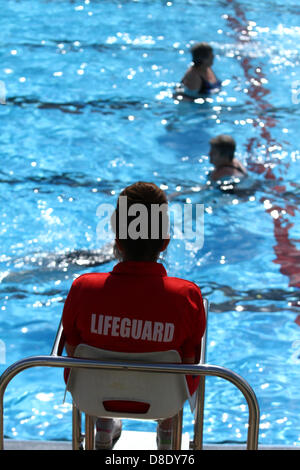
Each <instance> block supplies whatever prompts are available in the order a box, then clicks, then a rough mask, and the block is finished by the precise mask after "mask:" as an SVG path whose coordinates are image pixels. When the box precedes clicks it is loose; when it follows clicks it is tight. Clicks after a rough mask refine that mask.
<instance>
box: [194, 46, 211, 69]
mask: <svg viewBox="0 0 300 470" xmlns="http://www.w3.org/2000/svg"><path fill="white" fill-rule="evenodd" d="M191 54H192V58H193V62H194V64H195V65H203V64H205V65H207V66H211V65H212V63H213V59H214V52H213V48H212V47H211V46H210V45H209V44H207V43H206V42H198V43H197V44H195V45H194V46H192V47H191Z"/></svg>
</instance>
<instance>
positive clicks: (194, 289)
mask: <svg viewBox="0 0 300 470" xmlns="http://www.w3.org/2000/svg"><path fill="white" fill-rule="evenodd" d="M164 279H165V286H166V287H167V288H169V289H171V290H174V291H175V292H177V293H178V294H186V293H187V292H190V293H195V294H196V295H199V294H200V295H201V291H200V288H199V286H198V285H197V284H196V283H195V282H193V281H189V280H187V279H181V278H179V277H171V276H167V277H165V278H164Z"/></svg>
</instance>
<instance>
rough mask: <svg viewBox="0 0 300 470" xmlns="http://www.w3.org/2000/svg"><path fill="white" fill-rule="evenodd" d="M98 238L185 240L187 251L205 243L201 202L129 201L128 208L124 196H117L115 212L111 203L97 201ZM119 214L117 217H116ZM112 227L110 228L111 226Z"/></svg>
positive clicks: (202, 205) (106, 239)
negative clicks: (117, 207) (116, 210)
mask: <svg viewBox="0 0 300 470" xmlns="http://www.w3.org/2000/svg"><path fill="white" fill-rule="evenodd" d="M96 215H97V217H99V219H100V221H99V222H98V224H97V229H96V232H97V239H98V240H103V241H111V240H113V239H114V238H115V227H116V226H118V238H119V239H120V240H122V239H123V240H124V239H127V238H130V239H132V240H137V239H144V240H146V239H151V240H158V239H166V238H168V237H169V236H170V234H171V235H172V238H174V239H177V240H184V242H185V247H186V249H188V250H195V249H201V248H202V247H203V244H204V204H175V203H174V204H169V205H168V204H151V206H150V207H149V206H148V207H147V206H146V205H144V204H132V205H130V206H129V207H128V205H127V197H126V196H120V197H119V209H118V215H117V214H116V212H115V206H114V205H112V204H100V206H99V207H98V208H97V212H96ZM117 217H118V219H117ZM112 226H113V227H112Z"/></svg>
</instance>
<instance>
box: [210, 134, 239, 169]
mask: <svg viewBox="0 0 300 470" xmlns="http://www.w3.org/2000/svg"><path fill="white" fill-rule="evenodd" d="M235 149H236V143H235V140H234V139H233V138H232V137H231V136H230V135H225V134H222V135H218V136H217V137H214V138H213V139H211V140H210V152H209V157H210V162H211V163H213V164H214V165H218V164H220V163H222V162H224V161H229V162H230V161H232V160H233V158H234V153H235Z"/></svg>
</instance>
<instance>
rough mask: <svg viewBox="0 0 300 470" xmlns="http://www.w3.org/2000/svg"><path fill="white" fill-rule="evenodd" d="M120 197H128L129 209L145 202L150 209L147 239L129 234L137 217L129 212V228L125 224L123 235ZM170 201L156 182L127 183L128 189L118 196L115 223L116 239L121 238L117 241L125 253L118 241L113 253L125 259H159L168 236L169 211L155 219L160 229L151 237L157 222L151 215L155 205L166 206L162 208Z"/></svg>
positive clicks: (144, 204) (148, 210) (127, 218)
mask: <svg viewBox="0 0 300 470" xmlns="http://www.w3.org/2000/svg"><path fill="white" fill-rule="evenodd" d="M121 196H126V198H127V200H126V203H127V209H129V208H130V207H131V206H132V205H134V204H142V205H143V206H144V207H145V208H146V209H147V214H148V217H147V224H146V225H147V238H141V237H139V238H137V239H133V238H131V237H130V233H129V231H128V227H129V225H130V223H131V222H132V221H133V220H134V219H135V217H134V216H129V215H128V213H127V214H126V216H127V217H126V222H127V227H125V231H126V234H127V236H126V237H125V238H124V237H122V238H121V237H120V233H123V234H124V227H120V220H121V219H122V217H121V218H120V213H119V211H120V203H119V202H120V197H121ZM167 204H168V199H167V196H166V194H165V192H164V191H163V190H162V189H160V188H159V187H158V186H157V185H156V184H154V183H146V182H143V181H138V182H137V183H134V184H132V185H130V186H127V187H126V188H125V189H123V191H122V192H121V193H120V195H119V198H118V202H117V207H116V210H115V219H114V221H115V227H114V226H113V229H114V232H115V235H116V238H117V239H118V242H119V244H120V245H121V247H122V252H121V253H120V251H119V250H118V247H117V245H116V244H115V248H114V252H115V255H116V256H117V257H118V258H121V259H123V260H124V261H125V260H127V261H129V260H131V261H156V260H157V258H158V257H159V253H160V251H161V249H162V247H163V244H164V240H165V239H166V238H168V236H166V234H165V232H164V227H165V223H166V219H164V220H163V217H167V214H166V212H163V211H161V212H159V213H158V219H156V223H157V222H158V227H156V228H158V231H157V236H156V237H155V238H151V236H152V228H153V223H154V221H153V220H152V218H151V206H152V205H156V207H157V208H158V207H162V205H164V206H163V207H164V208H166V207H167ZM112 225H114V224H112ZM122 231H123V232H122Z"/></svg>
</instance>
